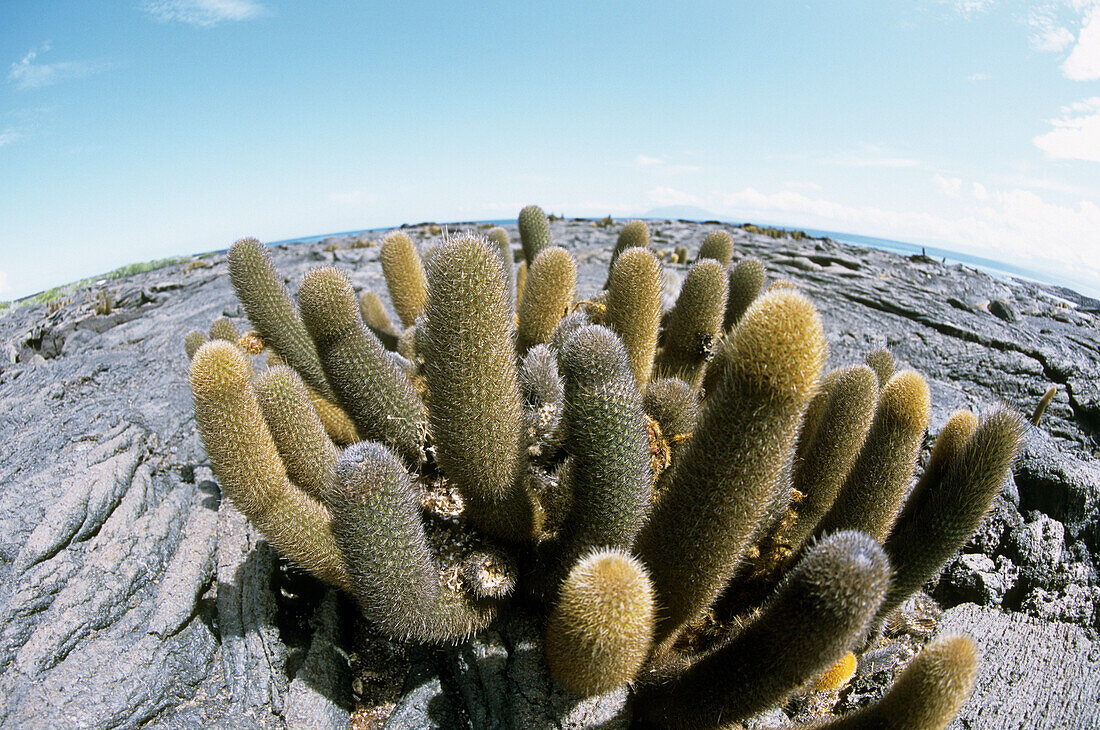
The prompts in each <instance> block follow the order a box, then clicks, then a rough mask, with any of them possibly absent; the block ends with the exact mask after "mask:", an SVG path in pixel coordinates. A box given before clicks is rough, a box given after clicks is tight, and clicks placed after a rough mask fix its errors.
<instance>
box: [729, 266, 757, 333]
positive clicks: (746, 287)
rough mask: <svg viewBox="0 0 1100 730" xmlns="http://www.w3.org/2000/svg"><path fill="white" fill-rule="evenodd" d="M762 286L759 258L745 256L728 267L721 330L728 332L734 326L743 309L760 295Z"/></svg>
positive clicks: (743, 312)
mask: <svg viewBox="0 0 1100 730" xmlns="http://www.w3.org/2000/svg"><path fill="white" fill-rule="evenodd" d="M763 286H764V264H762V263H760V260H759V259H757V258H753V257H752V256H747V257H745V258H743V259H741V260H740V261H738V262H737V266H735V267H733V268H732V269H730V272H729V299H728V300H727V301H726V314H725V316H724V318H723V320H722V329H723V330H725V331H726V332H729V331H730V330H731V329H733V328H734V326H736V324H737V323H738V321H740V319H741V317H742V316H743V315H744V314H745V310H746V309H748V308H749V305H750V304H752V302H753V300H754V299H756V297H758V296H760V289H761V288H762V287H763Z"/></svg>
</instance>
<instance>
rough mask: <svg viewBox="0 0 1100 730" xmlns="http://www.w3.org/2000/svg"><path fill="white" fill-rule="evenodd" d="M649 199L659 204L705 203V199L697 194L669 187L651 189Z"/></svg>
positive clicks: (699, 204) (700, 204) (698, 204)
mask: <svg viewBox="0 0 1100 730" xmlns="http://www.w3.org/2000/svg"><path fill="white" fill-rule="evenodd" d="M649 199H650V200H651V201H653V202H654V203H656V204H657V205H696V206H702V205H703V199H702V198H700V197H698V196H697V195H692V194H691V193H685V192H683V191H681V190H676V189H675V188H668V187H656V188H653V189H652V190H650V191H649Z"/></svg>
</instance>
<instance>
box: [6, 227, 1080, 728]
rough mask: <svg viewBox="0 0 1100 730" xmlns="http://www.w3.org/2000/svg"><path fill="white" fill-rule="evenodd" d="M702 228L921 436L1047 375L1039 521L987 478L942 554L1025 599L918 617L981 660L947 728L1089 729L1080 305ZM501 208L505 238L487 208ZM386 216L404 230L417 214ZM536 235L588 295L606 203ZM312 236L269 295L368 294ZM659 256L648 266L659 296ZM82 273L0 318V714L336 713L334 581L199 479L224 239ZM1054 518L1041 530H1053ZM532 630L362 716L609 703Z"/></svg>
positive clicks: (676, 279) (980, 580)
mask: <svg viewBox="0 0 1100 730" xmlns="http://www.w3.org/2000/svg"><path fill="white" fill-rule="evenodd" d="M464 227H466V226H464V225H463V224H458V225H455V224H452V225H450V226H449V227H448V228H449V230H451V231H456V230H462V229H463V228H464ZM469 227H471V228H473V227H474V226H469ZM717 227H720V226H719V224H713V225H711V224H695V223H690V222H680V221H662V222H657V221H655V222H653V223H652V224H651V228H652V229H653V231H654V240H656V241H660V242H661V244H660V245H661V246H662V247H673V246H679V245H684V246H687V247H688V248H689V249H691V254H694V253H695V251H697V249H698V246H699V244H700V243H701V242H702V239H703V238H704V236H705V234H706V232H709V231H710V230H713V229H714V228H717ZM722 227H724V228H725V229H726V230H728V231H729V232H730V234H731V235H732V236H733V239H734V246H735V257H736V258H737V259H740V258H741V257H744V256H755V257H756V258H759V259H760V260H761V261H762V262H763V263H764V264H765V267H766V268H767V269H768V275H769V278H770V279H772V280H774V279H776V278H785V279H788V280H790V281H792V282H793V283H794V284H795V285H796V286H797V287H798V288H800V289H801V290H803V291H805V292H806V293H807V294H808V295H809V296H810V297H811V298H812V299H813V300H814V302H815V303H816V304H817V306H818V308H819V310H820V311H821V314H822V321H823V324H824V326H825V329H826V334H827V336H828V339H829V344H830V362H829V366H830V367H833V366H839V365H848V364H853V363H857V362H861V361H862V359H863V356H864V355H865V354H866V353H867V352H868V351H869V350H870V349H872V348H874V347H880V346H884V345H885V346H888V347H889V349H890V350H891V351H892V352H893V354H894V356H895V358H896V359H897V360H898V361H899V364H900V365H901V366H908V367H913V368H916V369H918V370H920V371H921V372H923V373H924V374H925V375H926V377H927V378H928V380H929V385H930V387H931V391H932V398H933V427H932V431H933V433H934V432H936V431H938V430H939V428H941V427H942V425H943V423H944V422H945V421H946V419H947V418H948V416H949V415H950V413H951V412H952V411H953V410H955V409H957V408H970V409H976V410H977V411H979V412H987V411H988V410H989V409H990V408H992V407H995V406H996V405H997V404H999V403H1009V404H1012V405H1014V406H1015V407H1017V408H1018V409H1019V410H1021V411H1022V412H1025V413H1027V412H1030V410H1031V409H1032V408H1033V407H1034V405H1035V404H1036V403H1037V402H1038V400H1039V398H1040V397H1041V396H1042V394H1043V392H1044V391H1045V390H1046V389H1047V388H1048V387H1049V385H1051V384H1057V385H1058V386H1059V393H1058V396H1057V397H1056V398H1055V400H1054V402H1053V403H1051V406H1050V408H1049V409H1048V411H1047V414H1046V416H1045V417H1044V419H1043V421H1042V424H1041V427H1040V428H1037V429H1032V430H1031V432H1030V433H1029V435H1028V441H1027V445H1026V447H1025V449H1024V453H1023V455H1022V457H1021V460H1020V465H1019V472H1018V474H1017V479H1016V485H1017V486H1018V489H1019V504H1020V509H1022V510H1024V511H1025V512H1030V511H1033V510H1037V511H1038V512H1039V513H1041V515H1042V517H1044V518H1046V519H1047V520H1049V521H1050V522H1049V523H1048V522H1046V521H1044V520H1042V519H1040V518H1036V517H1030V518H1029V521H1028V522H1027V523H1026V524H1025V521H1024V519H1023V518H1022V517H1021V516H1020V512H1019V510H1017V508H1016V506H1015V505H1014V504H1013V500H1012V498H1011V490H1009V491H1008V492H1007V493H1006V496H1005V497H1004V498H1002V499H999V501H998V503H997V504H996V505H995V507H994V511H993V514H992V515H991V517H990V518H989V519H987V521H986V523H985V526H984V527H983V530H982V532H981V533H980V534H979V536H978V537H976V538H975V540H974V541H973V542H972V545H971V548H970V550H969V551H970V552H974V553H979V552H980V553H982V554H983V555H984V556H985V557H984V558H983V557H982V556H981V555H974V556H970V557H967V558H965V559H963V560H960V561H959V562H958V563H957V564H956V565H958V566H961V567H959V568H958V570H959V572H960V575H959V576H958V578H957V579H954V578H953V579H952V581H953V582H954V583H956V584H957V587H958V588H959V589H960V590H962V589H963V588H964V587H965V588H966V589H967V590H971V591H972V592H973V594H974V595H976V596H977V597H978V599H979V600H983V601H988V602H989V603H995V602H996V601H997V600H998V597H1001V599H1002V602H1003V604H1007V605H1008V606H1009V607H1015V606H1016V605H1017V604H1016V603H1015V602H1014V600H1018V602H1019V603H1020V604H1021V605H1022V608H1023V609H1024V610H1025V611H1027V612H1029V613H1031V614H1034V615H1035V616H1041V617H1042V619H1039V618H1033V617H1031V616H1026V615H1024V614H1021V613H1000V612H999V611H996V610H990V609H984V608H979V607H977V606H974V605H972V604H970V603H964V604H962V605H960V606H958V607H956V608H953V609H951V610H950V611H948V613H947V615H946V617H945V620H944V626H945V628H947V629H952V630H964V631H968V632H971V633H974V634H975V635H976V636H977V638H978V640H979V644H980V645H981V650H982V653H983V655H984V656H983V661H982V664H981V666H982V671H983V675H982V677H981V678H979V682H978V687H977V689H976V690H975V694H974V696H973V697H972V698H971V699H970V700H969V701H968V702H967V704H966V706H965V707H964V709H963V720H962V723H964V724H965V726H967V727H1029V728H1031V727H1037V728H1043V727H1060V726H1064V725H1065V724H1066V723H1068V725H1069V726H1076V727H1095V726H1098V725H1100V719H1098V717H1097V714H1096V713H1097V710H1096V708H1097V707H1100V697H1098V696H1097V690H1096V688H1097V686H1100V677H1098V676H1097V666H1098V664H1097V661H1096V652H1097V649H1096V645H1095V644H1093V643H1092V639H1091V638H1090V636H1091V635H1090V634H1088V633H1086V631H1085V629H1084V628H1083V626H1092V630H1095V629H1096V626H1095V623H1096V611H1095V606H1096V602H1097V600H1098V597H1097V596H1096V589H1095V587H1094V586H1095V585H1096V584H1097V575H1096V573H1097V570H1096V568H1097V566H1096V565H1095V563H1094V562H1093V561H1095V557H1094V556H1095V555H1096V548H1097V547H1100V524H1098V521H1097V512H1098V505H1100V467H1098V461H1097V458H1096V455H1095V454H1094V452H1093V449H1094V448H1095V447H1094V446H1093V444H1095V443H1096V442H1097V441H1098V440H1100V380H1098V379H1097V377H1096V373H1097V372H1100V341H1098V338H1097V337H1096V332H1097V323H1098V322H1100V319H1098V318H1097V317H1096V316H1095V315H1094V314H1093V313H1092V312H1091V310H1088V309H1087V308H1080V309H1073V308H1067V307H1066V306H1065V305H1064V304H1063V303H1062V302H1061V301H1060V299H1059V298H1056V297H1055V296H1052V295H1051V294H1050V293H1048V291H1047V290H1046V289H1044V288H1042V287H1039V286H1038V285H1035V284H1031V283H1027V282H1002V281H998V280H995V279H993V278H991V277H988V276H986V275H984V274H981V273H979V272H976V271H974V270H972V269H967V268H965V267H958V266H945V265H943V264H941V263H939V262H936V261H934V260H931V259H927V260H920V261H908V260H906V259H904V258H901V257H898V256H895V255H893V254H890V253H886V252H881V251H871V250H860V249H856V248H853V247H849V246H844V245H841V244H837V243H834V242H832V241H827V240H814V239H803V240H798V241H796V240H793V239H790V238H787V239H779V240H776V239H772V238H769V237H768V236H765V235H758V234H750V233H747V232H746V231H744V230H742V229H741V228H738V227H735V226H722ZM506 228H507V229H508V230H509V233H510V235H511V236H512V238H513V240H518V236H517V232H516V228H515V226H514V225H512V226H506ZM408 230H409V232H410V235H413V236H414V239H415V240H420V241H423V242H425V243H427V242H429V241H430V240H432V237H431V236H430V235H428V234H427V230H428V229H427V226H419V227H411V228H409V229H408ZM551 230H552V234H553V235H554V237H555V240H556V241H558V242H559V243H561V244H562V245H564V246H566V248H568V249H569V250H571V251H572V252H573V253H574V254H576V255H577V258H578V261H579V264H580V265H579V272H578V274H579V276H578V298H581V299H587V298H591V297H592V296H593V295H594V294H595V293H596V292H597V291H598V289H599V287H600V286H601V285H602V283H603V282H604V280H605V278H606V274H607V271H606V266H607V261H608V254H609V252H610V251H611V249H612V248H613V246H614V243H615V239H616V237H617V235H618V228H617V226H612V227H610V228H595V227H593V226H592V225H591V224H590V223H589V222H587V221H563V220H555V221H554V222H553V223H552V224H551ZM224 243H226V244H228V243H229V242H228V241H226V242H224ZM329 243H341V242H339V241H330V242H329ZM346 243H347V242H343V243H341V245H346ZM323 248H324V244H321V243H318V244H309V245H295V246H290V245H286V246H279V247H276V248H274V249H272V255H273V257H274V261H275V265H276V267H277V268H278V269H279V271H280V272H281V273H282V274H283V275H284V277H285V278H286V281H287V282H289V286H290V288H291V290H292V291H293V290H294V289H296V287H297V283H298V282H299V281H301V277H302V276H303V274H304V273H305V272H306V271H307V270H308V269H309V268H311V267H313V266H316V265H317V263H318V262H326V261H332V260H333V259H334V257H336V256H338V258H339V259H340V264H339V266H340V267H341V268H342V269H344V270H345V271H346V272H347V273H348V275H349V277H350V278H351V280H352V282H353V284H354V285H355V286H356V288H357V289H358V288H363V287H370V288H372V289H374V290H375V291H384V289H385V285H384V282H383V277H382V274H381V269H380V266H379V265H378V263H377V248H373V249H363V250H362V251H360V250H352V251H348V250H344V249H339V250H338V252H325V251H324V250H323ZM693 258H694V256H693V255H689V259H693ZM683 270H685V269H684V267H678V266H670V267H667V268H666V271H667V272H668V274H667V275H666V277H665V280H664V288H665V291H664V296H665V299H666V304H668V305H671V301H672V299H673V298H674V296H675V293H676V291H677V290H678V288H679V285H680V280H681V277H682V271H683ZM109 288H110V290H111V291H112V292H113V293H114V294H113V302H112V311H110V312H108V313H106V314H97V313H96V312H95V311H94V304H95V297H96V294H97V292H98V289H95V288H93V289H85V290H82V291H77V292H75V293H74V294H73V295H72V297H71V299H72V301H71V302H68V303H60V304H58V305H55V306H53V307H47V306H44V305H28V306H23V307H20V308H17V309H15V310H13V311H11V312H9V313H7V314H5V315H3V316H2V317H0V443H3V444H4V454H5V458H4V459H0V484H3V485H4V489H0V727H4V728H9V727H10V728H23V727H58V726H62V727H89V728H113V727H139V726H142V727H156V728H166V729H167V728H172V729H180V730H182V729H183V728H192V727H212V728H219V727H220V728H238V727H253V728H283V727H287V726H290V727H326V726H328V727H343V726H346V724H347V721H348V713H349V712H350V711H351V710H352V709H353V708H352V705H351V700H350V698H349V697H348V686H349V680H348V672H349V666H348V656H347V655H346V653H345V647H344V645H343V641H344V639H343V638H342V636H343V632H341V630H340V629H341V627H343V626H346V624H347V622H348V619H349V617H348V615H347V613H346V611H348V610H350V609H349V602H347V601H342V600H337V599H336V597H335V595H334V594H333V592H332V591H330V590H328V589H326V588H325V587H323V586H322V585H320V584H319V583H317V582H316V581H312V582H310V581H308V580H305V581H302V579H300V578H299V579H296V580H299V581H301V584H300V585H299V583H294V586H293V587H294V590H288V584H287V581H288V580H290V578H288V573H287V572H286V571H285V570H284V569H283V568H282V567H281V564H280V563H279V561H278V560H277V558H276V557H275V556H274V554H273V552H272V551H271V549H270V547H269V546H268V544H267V542H266V541H265V540H263V538H262V537H261V536H260V535H258V534H257V533H256V532H255V531H254V530H253V529H252V528H250V527H249V526H248V525H247V524H246V523H245V522H244V521H243V519H242V518H241V517H240V515H239V514H237V513H236V512H235V511H234V510H233V509H232V508H231V507H230V506H229V505H228V504H225V503H222V502H221V499H220V494H219V491H218V489H217V487H216V483H215V482H214V481H212V474H211V473H210V470H209V468H208V467H207V466H205V463H206V457H205V455H204V453H203V451H202V448H201V445H200V443H199V440H198V438H197V436H196V434H195V426H194V421H193V418H192V416H191V398H190V393H189V389H188V386H187V362H186V357H185V356H184V354H183V348H182V338H183V335H184V334H185V333H186V332H187V331H189V330H192V329H198V330H206V329H207V328H208V327H209V325H210V323H211V322H212V321H213V320H214V319H216V318H217V317H219V316H222V315H226V316H230V317H232V318H234V320H235V323H236V324H238V326H241V327H242V329H244V328H245V327H246V324H245V322H244V321H243V320H242V319H241V318H242V316H243V314H242V310H241V308H240V305H239V304H238V303H237V301H236V299H235V297H234V295H233V292H232V287H231V285H230V283H229V277H228V274H227V271H226V263H225V256H224V253H214V254H211V255H209V256H205V257H202V258H196V259H194V260H192V261H191V262H188V263H184V264H179V265H173V266H169V267H165V268H163V269H158V270H154V271H149V272H145V273H142V274H137V275H134V276H131V277H128V278H126V279H123V280H117V281H112V282H111V283H110V284H109ZM1055 294H1057V292H1055ZM1059 296H1060V295H1059ZM999 300H1003V301H1004V302H1005V303H1008V302H1011V303H1012V304H1011V308H1013V309H1014V310H1015V312H1016V316H1017V318H1016V319H1015V320H1014V321H1011V322H1009V321H1007V320H1005V319H1003V318H1001V316H1000V315H998V316H990V314H989V312H990V311H993V310H994V309H996V308H998V307H999V305H997V304H991V305H990V310H989V311H986V309H985V307H984V306H980V305H979V304H977V303H981V302H997V301H999ZM387 306H389V305H388V303H387ZM391 316H393V312H392V309H391ZM1036 524H1038V525H1039V527H1032V525H1036ZM1054 524H1061V525H1063V526H1064V531H1063V533H1064V534H1063V535H1062V537H1061V542H1060V543H1059V540H1058V539H1056V538H1057V534H1056V533H1057V528H1056V527H1054V526H1053V525H1054ZM1025 528H1026V529H1025ZM1010 535H1011V540H1010V539H1009V536H1010ZM1059 544H1060V545H1061V555H1060V556H1058V557H1057V558H1055V552H1056V551H1057V550H1058V549H1059ZM1044 551H1047V552H1044ZM1013 555H1015V556H1020V559H1021V560H1024V556H1026V564H1025V563H1023V562H1021V564H1020V567H1021V576H1020V579H1019V581H1018V582H1023V581H1024V579H1025V577H1026V579H1027V581H1028V584H1027V586H1026V592H1024V595H1023V596H1022V597H1021V598H1018V599H1013V598H1012V597H1013V594H1014V592H1021V588H1020V587H1019V586H1018V587H1017V588H1015V589H1013V588H1009V589H1007V593H1003V592H1002V589H1003V587H1004V586H1003V583H998V581H1002V580H1003V581H1005V582H1009V581H1010V579H1011V575H1012V569H1013V567H1012V566H1013V565H1014V563H1013V562H1010V561H1009V560H1008V558H1011V557H1012V556H1013ZM991 562H992V569H991V567H990V563H991ZM1025 571H1026V572H1027V575H1026V576H1025V575H1024V572H1025ZM948 572H949V574H950V573H951V571H948ZM303 586H304V587H303ZM968 600H969V599H968ZM1089 609H1091V612H1090V611H1089ZM1066 622H1074V623H1066ZM1089 622H1091V624H1090V623H1089ZM538 638H539V637H538V633H537V629H536V627H535V626H534V625H533V624H531V623H530V621H529V619H523V618H522V617H513V618H512V620H510V621H505V622H503V623H501V624H500V625H498V626H495V627H493V628H492V629H491V630H490V631H487V632H485V633H483V634H482V635H480V636H478V637H476V638H475V639H474V640H473V641H471V642H469V643H467V644H464V645H462V646H460V647H454V648H449V649H439V650H434V651H429V652H423V653H422V658H421V660H419V661H417V662H416V663H414V664H413V669H412V671H411V673H410V674H409V677H408V679H407V682H406V692H405V694H404V696H403V697H402V698H401V700H400V702H399V703H398V706H397V709H396V710H395V711H394V713H393V714H392V716H391V718H390V726H391V727H418V728H419V727H443V728H452V727H464V726H472V727H486V726H489V727H509V726H512V727H539V726H547V727H560V726H565V727H614V726H616V725H622V724H623V723H625V722H627V721H628V719H629V718H628V716H627V714H626V713H624V712H623V706H624V705H623V703H624V701H625V696H624V695H623V694H621V693H620V694H616V695H612V696H609V697H603V698H599V699H598V700H597V701H594V702H588V703H578V702H577V700H576V698H570V697H567V696H566V695H564V694H563V693H562V692H561V690H560V689H558V688H556V687H555V685H554V684H553V683H552V682H551V681H550V680H549V678H548V676H547V675H546V671H545V667H544V665H543V663H542V660H541V650H540V649H539V644H538ZM1090 652H1092V654H1091V658H1089V657H1090ZM884 671H885V672H886V673H885V674H882V673H880V676H883V677H884V676H886V675H887V674H889V671H888V670H884ZM874 674H876V673H875V672H871V674H870V675H867V676H866V677H865V678H864V679H861V680H860V681H867V682H870V676H871V675H874ZM861 676H862V675H861ZM871 684H874V682H870V684H868V687H867V688H866V689H867V691H868V692H870V691H871V687H870V685H871ZM879 685H880V686H876V687H875V688H874V690H875V691H881V690H882V689H883V688H884V687H883V686H881V682H880V683H879ZM768 717H769V718H771V719H778V716H776V715H775V713H772V714H771V715H769V716H768ZM509 723H511V725H509ZM962 726H964V725H960V724H958V723H957V724H956V727H962Z"/></svg>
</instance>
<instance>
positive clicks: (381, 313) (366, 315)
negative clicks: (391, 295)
mask: <svg viewBox="0 0 1100 730" xmlns="http://www.w3.org/2000/svg"><path fill="white" fill-rule="evenodd" d="M359 316H360V317H362V318H363V323H364V324H365V325H367V326H368V327H373V328H374V329H376V330H382V331H383V332H389V333H396V330H395V329H394V327H393V320H391V319H390V315H389V314H388V313H387V312H386V305H385V304H383V303H382V299H381V297H379V296H378V295H377V294H375V293H374V292H372V291H371V290H370V289H364V290H363V293H362V294H360V295H359Z"/></svg>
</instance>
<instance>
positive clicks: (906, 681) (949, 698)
mask: <svg viewBox="0 0 1100 730" xmlns="http://www.w3.org/2000/svg"><path fill="white" fill-rule="evenodd" d="M977 669H978V653H977V649H976V648H975V646H974V641H973V640H972V639H970V638H969V637H967V636H960V635H953V636H941V637H938V638H936V639H934V640H933V641H932V642H931V643H929V644H928V645H927V646H925V647H924V649H923V650H921V652H920V653H919V654H917V656H916V657H914V659H913V661H911V662H910V663H909V666H907V667H906V668H905V671H903V672H902V673H901V676H899V677H898V678H897V679H896V680H895V681H894V684H893V686H892V687H891V688H890V691H889V692H887V693H886V695H885V696H884V697H883V698H882V699H881V700H879V701H878V702H876V703H875V704H873V705H870V706H869V707H865V708H864V709H862V710H859V711H857V712H853V713H852V714H850V715H846V716H844V717H841V718H839V719H836V720H833V721H831V722H825V723H822V724H819V725H814V726H813V727H814V728H818V729H819V730H865V728H881V730H943V728H945V727H947V725H948V724H949V723H950V722H951V720H953V719H954V717H955V714H956V713H957V712H958V711H959V708H960V707H962V704H963V702H965V701H966V698H967V696H969V694H970V690H971V688H972V687H973V686H974V679H975V677H976V675H977Z"/></svg>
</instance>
